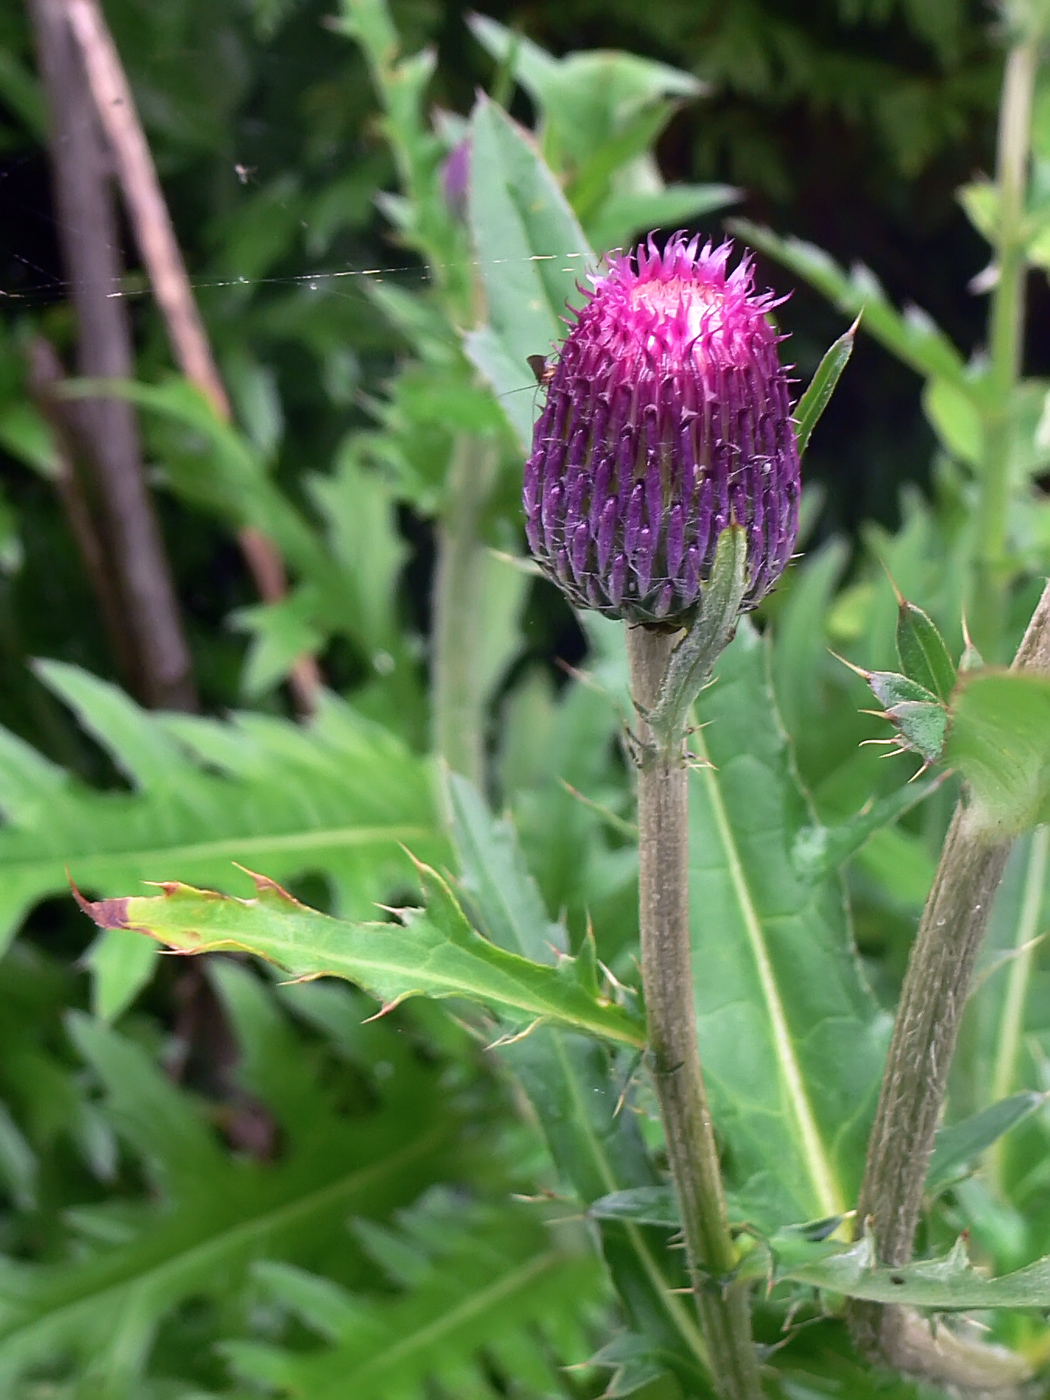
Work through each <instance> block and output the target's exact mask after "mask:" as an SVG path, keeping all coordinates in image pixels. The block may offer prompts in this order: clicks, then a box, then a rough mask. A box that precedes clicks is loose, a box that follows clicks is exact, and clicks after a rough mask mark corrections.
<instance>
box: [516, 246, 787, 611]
mask: <svg viewBox="0 0 1050 1400" xmlns="http://www.w3.org/2000/svg"><path fill="white" fill-rule="evenodd" d="M731 252H732V245H731V244H729V243H724V244H722V246H721V247H719V248H714V249H712V247H711V245H710V244H708V245H707V246H705V247H704V248H702V249H699V250H698V241H697V240H696V239H693V240H692V241H691V242H687V241H686V240H685V238H684V236H682V235H680V234H676V235H675V236H674V237H673V238H672V239H671V240H670V241H669V242H668V244H667V246H666V248H665V249H664V251H663V252H662V253H661V252H659V251H658V249H657V248H656V246H655V244H654V243H653V240H652V238H651V237H650V239H649V240H648V243H647V244H643V245H641V246H640V247H639V248H638V249H637V250H636V252H635V254H634V257H633V259H632V258H631V257H628V256H623V255H615V256H614V257H613V258H612V259H611V261H610V263H609V266H608V270H607V271H606V272H604V273H602V274H601V275H599V276H596V277H594V278H592V279H591V280H592V283H593V290H584V289H583V288H581V289H580V290H581V292H582V293H583V295H584V296H585V298H586V303H585V305H584V306H583V308H582V310H580V311H578V312H573V313H572V314H573V316H574V317H575V324H574V325H573V326H572V328H571V330H570V332H569V335H568V337H567V339H566V340H565V342H564V344H563V345H562V347H561V354H560V356H559V358H558V360H557V363H556V365H555V366H554V369H553V373H552V375H551V376H550V378H549V385H548V388H547V401H546V404H545V406H544V408H543V412H542V413H541V415H540V418H539V421H538V422H537V424H536V427H535V431H534V434H533V443H532V454H531V456H530V457H529V459H528V462H527V463H526V466H525V489H524V502H525V514H526V531H527V534H528V539H529V545H530V547H531V549H532V552H533V554H534V555H535V556H536V558H537V559H538V561H539V563H540V564H541V566H542V567H543V569H544V571H545V572H546V573H547V574H549V575H550V577H551V578H553V579H554V580H555V582H556V583H558V584H559V585H560V586H561V588H563V589H564V591H565V592H566V593H567V594H568V596H569V598H570V599H571V601H572V602H573V603H575V604H576V605H577V606H578V607H581V608H596V609H597V610H598V611H599V612H602V613H605V614H606V615H607V616H609V617H619V618H625V619H626V620H627V621H628V622H630V623H644V624H647V625H650V626H659V627H661V628H671V627H681V626H687V625H689V624H690V623H691V622H692V621H693V620H694V619H695V618H696V616H697V613H698V611H699V610H700V609H701V608H702V606H703V593H704V585H705V583H706V582H707V580H708V579H709V577H710V574H711V567H712V564H713V562H714V558H715V550H716V547H717V544H718V539H719V536H720V535H721V533H722V531H723V530H724V529H725V528H726V526H727V525H729V524H730V523H732V522H736V523H737V524H739V525H741V526H743V527H744V529H745V530H746V534H747V587H746V592H745V595H744V599H743V603H742V609H748V608H752V607H754V606H755V604H756V603H758V602H759V601H760V600H761V599H762V598H764V597H765V595H766V594H767V593H768V592H769V590H770V589H771V588H772V587H773V585H774V583H775V582H776V581H777V579H778V578H779V576H780V574H781V572H782V571H783V569H784V566H785V564H786V563H787V561H788V559H789V557H790V555H791V551H792V549H793V548H794V544H795V537H796V535H797V533H798V498H799V461H798V449H797V447H796V443H795V432H794V427H793V424H792V421H791V402H790V398H789V394H788V379H787V375H786V372H785V370H784V368H783V366H781V364H780V360H779V356H778V352H777V347H778V343H779V340H780V337H779V336H778V334H777V332H776V331H775V330H774V329H773V327H772V326H771V325H770V323H769V320H768V319H767V314H768V313H769V312H770V311H771V310H772V308H773V307H774V306H776V305H778V302H777V301H776V300H775V299H774V297H773V294H772V293H771V292H755V290H754V287H753V280H752V266H751V261H750V259H749V258H747V257H745V258H743V259H742V260H741V261H740V262H739V263H738V264H737V266H736V267H735V268H734V269H733V270H732V271H727V265H728V261H729V257H730V254H731Z"/></svg>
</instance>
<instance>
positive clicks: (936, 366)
mask: <svg viewBox="0 0 1050 1400" xmlns="http://www.w3.org/2000/svg"><path fill="white" fill-rule="evenodd" d="M729 227H730V229H731V231H732V232H734V233H736V234H738V235H739V236H740V237H741V238H742V239H743V240H744V241H745V242H746V243H749V244H750V245H751V246H752V247H754V248H757V249H758V250H759V251H760V252H762V253H765V254H767V255H768V256H769V257H771V258H775V259H776V260H777V261H778V262H780V263H783V265H784V266H785V267H786V268H788V269H789V270H790V271H791V272H793V273H795V275H796V276H798V277H802V278H804V279H805V281H807V282H809V283H810V284H811V285H812V286H814V287H816V289H817V291H819V292H822V293H823V294H824V296H826V297H827V298H828V300H829V301H831V302H833V303H834V305H835V306H837V307H838V308H839V309H840V310H841V311H844V312H846V313H847V315H851V316H857V315H859V314H860V313H861V312H863V320H862V322H861V325H862V327H863V329H864V330H866V331H867V332H868V333H869V335H873V336H874V337H875V339H876V340H879V341H881V342H882V344H883V345H885V347H886V349H887V350H889V351H890V353H891V354H893V355H896V357H897V358H898V359H899V360H901V361H903V363H904V364H906V365H910V366H911V368H912V369H914V370H915V371H916V373H918V374H920V375H922V377H923V378H924V379H931V378H936V377H940V378H943V379H945V380H947V381H948V382H949V383H951V384H953V385H955V386H956V387H957V388H958V389H960V390H962V391H963V392H966V391H967V385H968V381H967V378H966V366H965V364H964V363H963V359H962V357H961V355H960V354H959V352H958V350H956V348H955V346H954V345H953V344H952V342H951V341H950V340H949V339H948V337H947V336H946V335H945V334H944V332H943V331H941V330H940V329H939V328H938V327H937V326H936V325H934V323H933V321H932V320H931V319H930V317H929V316H928V315H927V314H926V312H925V311H922V310H921V309H920V308H919V307H917V306H909V307H907V308H906V309H905V310H904V311H903V312H900V311H898V310H897V308H896V307H895V306H893V304H892V303H891V302H890V301H889V299H888V297H887V296H886V294H885V292H884V291H883V290H882V287H881V286H880V285H879V282H878V279H877V278H876V277H875V275H874V273H873V272H871V271H870V270H869V269H868V268H866V267H862V266H860V265H859V264H858V265H857V266H856V267H854V268H853V269H852V270H851V271H850V272H845V271H843V269H842V268H840V267H839V266H838V264H837V263H836V262H835V261H834V259H833V258H831V257H830V256H829V255H828V254H827V253H825V252H824V251H823V249H821V248H818V247H816V246H815V245H814V244H812V243H803V242H802V241H801V239H798V238H781V237H779V236H778V235H777V234H775V233H773V232H772V231H771V230H769V229H765V228H760V227H759V226H758V225H757V224H752V223H750V222H748V220H746V219H733V220H731V221H730V225H729Z"/></svg>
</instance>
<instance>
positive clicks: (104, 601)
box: [28, 335, 142, 691]
mask: <svg viewBox="0 0 1050 1400" xmlns="http://www.w3.org/2000/svg"><path fill="white" fill-rule="evenodd" d="M28 358H29V392H30V393H31V394H32V396H33V401H34V403H35V404H36V406H37V408H38V409H39V410H40V413H41V415H42V416H43V417H44V419H45V420H46V421H47V424H48V426H49V427H50V429H51V436H52V438H53V440H54V444H55V457H56V461H55V468H56V470H55V475H54V478H53V480H54V487H55V490H56V492H57V493H58V498H59V500H60V501H61V502H62V509H63V510H64V511H65V515H66V521H67V523H68V525H69V530H70V534H71V535H72V536H73V539H74V541H75V543H76V546H77V549H78V550H79V552H80V558H81V562H82V563H83V565H84V572H85V573H86V574H87V578H88V583H89V584H90V585H91V591H92V592H93V593H94V595H95V601H96V603H97V604H98V610H99V613H100V614H101V617H102V625H103V627H104V628H105V630H106V635H107V637H108V638H109V644H110V648H111V649H112V652H113V655H114V656H115V658H116V661H117V665H118V667H119V670H120V674H121V679H122V680H123V682H124V684H125V685H126V686H127V687H128V689H129V690H132V691H140V690H141V689H142V678H141V675H140V659H139V657H138V655H137V654H136V652H135V648H134V646H133V645H132V638H131V635H130V634H129V632H128V630H127V628H126V627H125V626H124V618H123V610H122V608H121V605H120V593H119V590H118V589H117V586H116V580H115V579H114V577H113V574H112V573H111V571H110V569H109V568H108V566H107V563H106V559H107V555H108V554H109V552H110V551H109V550H108V549H107V548H106V545H105V543H104V542H103V538H102V534H101V531H100V529H99V526H98V523H97V522H96V520H95V518H94V515H93V513H92V510H91V505H90V502H89V500H88V492H87V490H86V489H85V483H84V481H83V480H82V473H85V465H86V464H85V463H84V459H85V458H88V457H89V456H90V453H91V442H90V440H89V439H88V437H87V435H86V434H85V433H84V432H83V429H82V428H81V426H80V425H79V424H78V422H77V411H78V410H79V409H82V408H83V407H84V405H83V403H82V402H78V401H76V400H73V399H69V398H65V397H63V396H62V394H61V392H60V386H61V384H62V382H63V380H64V379H65V377H66V376H65V369H64V367H63V365H62V361H61V360H60V359H59V357H58V352H57V351H56V350H55V347H54V346H53V345H52V344H51V342H50V341H49V340H46V339H45V338H44V337H43V336H42V335H38V336H34V337H33V339H32V340H31V341H30V342H29V347H28ZM56 389H58V390H59V392H57V393H56ZM78 459H79V460H80V465H78ZM86 474H88V476H89V480H90V469H88V472H87V473H86Z"/></svg>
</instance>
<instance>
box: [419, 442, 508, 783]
mask: <svg viewBox="0 0 1050 1400" xmlns="http://www.w3.org/2000/svg"><path fill="white" fill-rule="evenodd" d="M453 453H454V455H453V460H452V465H451V468H450V470H449V479H448V500H447V504H446V506H445V509H444V512H443V514H442V516H441V518H440V520H439V523H438V529H437V564H436V568H435V576H434V592H433V629H432V636H433V651H432V654H431V698H432V714H433V737H434V748H435V751H436V752H437V753H438V754H440V755H441V757H442V758H443V759H444V760H445V762H446V763H447V764H448V766H449V767H450V768H451V769H452V771H453V772H454V773H460V774H462V775H463V777H465V778H469V779H470V781H471V782H472V783H473V784H474V785H475V787H479V788H480V787H482V786H483V778H484V722H483V716H482V712H481V711H482V702H483V696H482V695H481V680H480V674H481V661H480V657H479V655H478V645H477V642H478V618H479V616H480V613H481V601H482V600H481V588H482V566H483V564H484V559H485V546H484V545H483V544H482V542H481V540H480V539H479V538H478V524H479V520H480V517H481V513H482V511H483V510H484V508H485V503H486V501H487V500H488V497H489V493H490V492H491V490H492V483H493V479H494V476H495V461H494V458H493V452H492V448H491V447H490V446H489V445H488V444H486V443H484V442H481V441H480V440H479V439H477V438H474V437H469V436H466V435H464V436H462V437H460V438H459V439H458V441H457V442H456V445H455V447H454V449H453Z"/></svg>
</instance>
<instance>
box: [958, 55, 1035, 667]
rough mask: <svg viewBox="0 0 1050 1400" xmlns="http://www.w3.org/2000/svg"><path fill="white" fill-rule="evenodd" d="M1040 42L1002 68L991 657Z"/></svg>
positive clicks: (988, 540)
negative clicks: (1033, 97)
mask: <svg viewBox="0 0 1050 1400" xmlns="http://www.w3.org/2000/svg"><path fill="white" fill-rule="evenodd" d="M1038 62H1039V56H1038V45H1037V43H1036V42H1035V41H1034V40H1032V39H1026V40H1025V42H1022V43H1018V44H1016V45H1015V46H1014V47H1013V48H1011V49H1010V51H1009V53H1008V54H1007V59H1006V69H1005V72H1004V75H1003V95H1002V103H1001V107H1000V117H999V145H998V155H997V160H996V185H997V190H998V196H999V226H998V231H997V238H996V249H995V253H996V270H997V279H996V284H995V289H994V291H993V294H992V304H991V312H990V323H989V335H988V341H989V357H990V386H989V387H990V401H989V407H988V409H987V411H986V414H985V422H984V445H983V454H982V455H983V463H982V472H981V504H980V509H979V511H978V514H977V518H978V521H979V522H980V524H979V528H980V542H979V553H978V570H977V592H976V596H975V599H974V607H973V618H972V625H973V631H974V637H975V640H976V642H977V645H978V647H979V648H980V649H981V651H982V652H983V654H984V655H985V657H986V658H987V659H988V660H999V659H1002V650H1003V645H1004V635H1003V634H1004V625H1005V621H1006V600H1007V590H1008V587H1009V581H1010V577H1009V562H1008V558H1007V531H1008V524H1009V508H1010V456H1011V445H1012V437H1011V435H1012V431H1013V414H1014V412H1015V398H1016V395H1015V390H1016V387H1017V382H1018V379H1019V377H1020V373H1021V361H1022V356H1023V350H1024V312H1025V298H1024V291H1025V274H1026V272H1027V261H1026V257H1025V246H1024V206H1025V195H1026V191H1027V185H1028V154H1029V143H1030V139H1031V137H1030V133H1031V121H1032V95H1033V92H1034V89H1035V77H1036V71H1037V69H1038Z"/></svg>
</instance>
